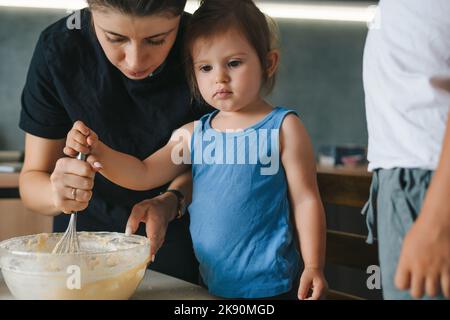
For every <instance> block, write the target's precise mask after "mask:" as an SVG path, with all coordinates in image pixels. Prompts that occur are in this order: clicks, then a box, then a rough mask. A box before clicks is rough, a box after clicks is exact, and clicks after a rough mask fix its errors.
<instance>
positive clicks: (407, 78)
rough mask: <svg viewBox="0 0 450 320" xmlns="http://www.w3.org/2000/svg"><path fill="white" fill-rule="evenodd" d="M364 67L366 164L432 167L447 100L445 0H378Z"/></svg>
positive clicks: (449, 46)
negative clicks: (367, 138) (366, 138)
mask: <svg viewBox="0 0 450 320" xmlns="http://www.w3.org/2000/svg"><path fill="white" fill-rule="evenodd" d="M363 73H364V74H363V77H364V90H365V94H366V115H367V126H368V132H369V148H368V160H369V170H370V171H372V170H374V169H377V168H384V169H391V168H394V167H402V168H422V169H429V170H434V169H436V167H437V164H438V162H439V157H440V152H441V148H442V143H443V137H444V134H445V129H446V121H447V116H448V111H449V106H450V0H381V1H380V5H379V12H378V14H377V18H376V22H375V23H374V28H372V29H371V30H370V31H369V34H368V36H367V40H366V47H365V51H364V72H363ZM444 88H445V89H444Z"/></svg>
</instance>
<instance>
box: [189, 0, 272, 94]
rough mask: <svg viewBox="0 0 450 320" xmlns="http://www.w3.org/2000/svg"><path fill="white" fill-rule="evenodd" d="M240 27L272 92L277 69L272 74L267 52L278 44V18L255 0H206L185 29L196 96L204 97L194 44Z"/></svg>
mask: <svg viewBox="0 0 450 320" xmlns="http://www.w3.org/2000/svg"><path fill="white" fill-rule="evenodd" d="M231 28H237V30H238V31H239V32H241V33H242V35H243V36H244V37H245V38H246V39H247V41H248V42H249V43H250V45H251V46H252V47H253V48H254V49H255V51H256V53H257V55H258V58H259V61H260V63H261V68H262V70H263V88H262V89H263V90H264V91H265V92H264V93H265V94H269V93H270V92H271V91H272V89H273V87H274V85H275V73H274V74H273V75H272V76H271V77H269V75H268V74H267V69H268V67H269V65H268V64H269V63H268V60H267V54H268V53H269V52H270V51H271V50H273V49H276V48H277V46H278V36H277V27H276V24H275V22H274V21H273V20H272V19H271V18H269V17H267V16H265V15H264V14H263V13H262V12H261V11H260V10H259V9H258V7H257V6H256V5H255V3H254V2H253V1H252V0H202V1H201V3H200V7H199V8H198V10H197V11H195V13H194V14H193V16H192V18H191V20H190V22H189V25H188V28H187V31H186V33H185V48H184V54H185V57H186V74H187V77H188V82H189V85H190V87H191V91H192V93H193V95H194V98H195V99H197V100H200V101H201V100H203V99H202V98H201V95H200V91H199V88H198V86H197V81H196V79H195V72H194V62H193V60H192V54H191V53H192V47H193V45H194V42H195V41H196V40H197V39H200V38H206V39H208V38H212V37H214V36H217V35H218V34H219V35H220V34H223V33H225V32H227V31H228V30H230V29H231Z"/></svg>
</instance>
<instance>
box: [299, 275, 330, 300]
mask: <svg viewBox="0 0 450 320" xmlns="http://www.w3.org/2000/svg"><path fill="white" fill-rule="evenodd" d="M327 290H328V284H327V281H326V280H325V276H324V275H323V271H322V269H319V268H311V267H305V270H303V273H302V276H301V278H300V287H299V288H298V298H299V299H300V300H319V299H321V298H324V297H325V295H326V292H327ZM310 292H311V294H310Z"/></svg>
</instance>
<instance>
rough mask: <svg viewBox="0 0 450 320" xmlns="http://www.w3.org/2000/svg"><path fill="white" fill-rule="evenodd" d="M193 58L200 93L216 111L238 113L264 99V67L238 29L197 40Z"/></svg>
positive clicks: (193, 48) (193, 49)
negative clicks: (261, 90)
mask: <svg viewBox="0 0 450 320" xmlns="http://www.w3.org/2000/svg"><path fill="white" fill-rule="evenodd" d="M192 58H193V62H194V71H195V77H196V80H197V84H198V88H199V90H200V93H201V95H202V97H203V99H205V101H206V102H208V104H210V105H211V106H213V107H214V108H216V109H219V110H221V111H226V112H235V111H238V110H241V109H243V108H246V107H247V106H249V105H252V104H253V103H256V102H258V101H259V100H260V99H261V98H260V89H261V82H262V68H261V63H260V61H259V58H258V55H257V53H256V51H255V50H254V49H253V47H252V46H251V45H250V44H249V43H248V41H247V39H246V38H245V37H244V36H243V35H241V33H240V32H238V31H237V30H235V29H234V28H232V29H230V30H229V31H227V32H226V33H223V34H220V35H217V36H214V37H212V38H208V39H205V38H200V39H198V40H196V41H195V42H194V44H193V47H192Z"/></svg>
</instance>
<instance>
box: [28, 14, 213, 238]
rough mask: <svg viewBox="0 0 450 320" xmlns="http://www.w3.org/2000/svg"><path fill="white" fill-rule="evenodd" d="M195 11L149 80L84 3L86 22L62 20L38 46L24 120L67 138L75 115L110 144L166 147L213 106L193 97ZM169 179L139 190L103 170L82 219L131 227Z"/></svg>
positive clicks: (102, 227)
mask: <svg viewBox="0 0 450 320" xmlns="http://www.w3.org/2000/svg"><path fill="white" fill-rule="evenodd" d="M188 19H189V15H187V14H184V15H183V16H182V19H181V24H180V29H179V32H178V35H177V40H176V42H175V44H174V46H173V48H172V50H171V51H170V53H169V56H168V58H167V59H166V61H165V62H164V63H163V65H162V66H161V67H160V68H158V70H157V71H156V72H154V74H153V75H152V76H151V77H149V78H146V79H144V80H130V79H128V78H127V77H126V76H125V75H123V74H122V73H121V72H120V71H119V70H118V69H117V68H116V67H115V66H113V65H112V64H111V63H110V62H109V60H108V59H107V57H106V56H105V54H104V52H103V50H102V48H101V46H100V44H99V42H98V40H97V38H96V36H95V33H94V31H93V28H92V26H91V14H90V12H89V10H88V9H84V10H82V11H81V29H80V30H76V29H75V30H69V29H68V28H67V25H66V18H64V19H61V20H59V21H57V22H56V23H54V24H53V25H51V26H50V27H48V28H47V29H45V30H44V31H43V32H42V34H41V36H40V38H39V41H38V43H37V46H36V49H35V52H34V54H33V58H32V61H31V64H30V67H29V71H28V76H27V81H26V84H25V88H24V90H23V94H22V111H21V116H20V124H19V126H20V128H21V129H23V130H24V131H25V132H27V133H30V134H32V135H35V136H39V137H42V138H47V139H62V138H64V137H66V135H67V133H68V131H69V130H70V128H71V127H72V125H73V123H74V122H75V121H77V120H82V121H83V122H84V123H85V124H86V125H87V126H88V127H90V128H92V129H93V130H94V131H95V132H96V133H97V134H98V136H99V138H100V139H101V140H102V141H103V142H104V143H105V144H107V145H108V146H110V147H112V148H114V149H115V150H118V151H121V152H124V153H127V154H131V155H134V156H136V157H137V158H140V159H145V158H146V157H147V156H149V155H150V154H152V153H154V152H155V151H157V150H158V149H160V148H161V147H163V146H164V145H165V144H166V143H167V141H168V140H169V139H170V136H171V134H172V132H173V131H174V130H175V129H177V128H179V127H181V126H182V125H183V124H186V123H188V122H190V121H193V120H195V119H198V118H199V117H201V116H202V115H203V114H205V113H206V112H209V111H211V110H210V109H209V108H208V107H205V106H202V105H200V104H198V103H195V102H194V103H191V96H190V93H189V88H188V85H187V82H186V79H185V74H184V67H183V58H182V55H181V54H182V50H181V49H182V34H183V31H184V29H185V24H186V22H187V20H188ZM166 187H167V186H162V187H161V188H158V189H155V190H150V191H144V192H140V191H132V190H128V189H124V188H122V187H119V186H118V185H116V184H114V183H112V182H110V181H108V180H107V179H105V178H104V177H103V176H101V175H100V174H97V175H96V178H95V185H94V189H93V198H92V200H91V202H90V204H89V207H88V208H87V209H86V210H85V211H84V212H83V214H81V215H79V216H78V221H77V227H78V229H79V230H86V231H117V232H124V228H125V224H126V222H127V219H128V216H129V214H130V212H131V209H132V207H133V206H134V205H135V204H136V203H138V202H140V201H142V200H144V199H149V198H152V197H154V196H156V195H158V194H159V192H160V191H162V190H164V189H165V188H166ZM67 221H68V217H67V215H60V216H58V217H56V218H55V222H54V230H55V231H64V230H65V228H66V226H67ZM142 232H143V230H142V228H141V229H140V233H142Z"/></svg>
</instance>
